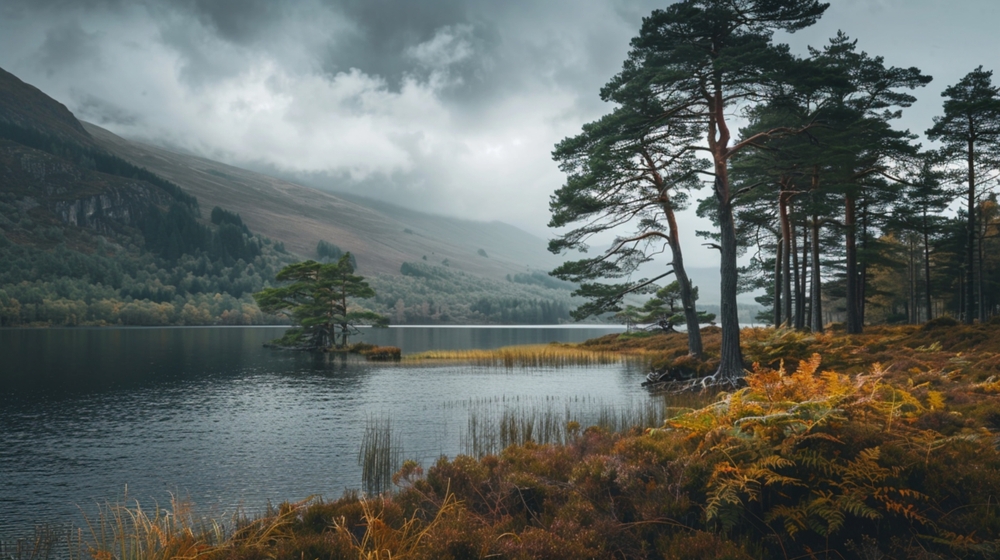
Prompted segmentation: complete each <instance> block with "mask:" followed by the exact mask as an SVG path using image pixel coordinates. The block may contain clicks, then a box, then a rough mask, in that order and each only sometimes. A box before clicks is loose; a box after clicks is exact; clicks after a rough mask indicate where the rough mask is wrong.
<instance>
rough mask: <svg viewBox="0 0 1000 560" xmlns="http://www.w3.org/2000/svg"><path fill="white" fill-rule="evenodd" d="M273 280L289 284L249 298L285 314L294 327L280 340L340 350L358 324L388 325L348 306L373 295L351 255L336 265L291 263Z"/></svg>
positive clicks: (291, 344) (286, 343)
mask: <svg viewBox="0 0 1000 560" xmlns="http://www.w3.org/2000/svg"><path fill="white" fill-rule="evenodd" d="M276 279H277V280H278V281H281V282H291V284H288V285H286V286H282V287H279V288H267V289H264V290H262V291H260V292H257V293H255V294H254V295H253V297H254V299H255V300H256V301H257V305H259V306H260V308H261V310H262V311H264V312H265V313H284V314H287V315H289V316H290V317H291V318H292V321H293V322H294V323H296V324H298V325H299V327H298V328H295V329H291V330H289V331H288V333H286V335H285V337H284V338H282V339H280V341H279V344H282V345H288V346H297V347H301V348H305V349H309V350H320V351H321V350H324V349H327V348H329V347H331V346H333V345H334V344H336V345H337V347H338V348H345V347H346V346H347V341H348V337H349V335H350V334H353V333H356V332H357V325H361V324H371V325H376V326H385V325H387V324H388V319H386V318H385V317H383V316H381V315H379V314H377V313H374V312H372V311H367V310H363V309H357V308H355V307H354V306H353V303H354V300H356V299H370V298H373V297H375V290H373V289H372V288H371V287H370V286H369V285H368V283H367V282H365V280H364V278H363V277H361V276H357V275H355V274H354V267H353V266H352V265H351V254H350V253H345V254H344V255H343V256H342V257H340V260H338V261H337V262H335V263H328V264H322V263H318V262H316V261H305V262H300V263H296V264H290V265H288V266H286V267H285V268H283V269H281V271H280V272H279V273H278V275H277V277H276Z"/></svg>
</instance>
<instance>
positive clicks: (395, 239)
mask: <svg viewBox="0 0 1000 560" xmlns="http://www.w3.org/2000/svg"><path fill="white" fill-rule="evenodd" d="M0 93H2V94H3V95H2V96H0V326H11V325H86V324H90V325H101V324H130V325H137V324H138V325H163V324H181V325H190V324H219V323H223V324H257V323H261V322H274V321H276V320H279V319H278V318H276V317H267V316H265V315H264V314H262V313H261V312H260V311H259V309H257V306H256V304H255V303H254V301H253V299H252V297H251V296H252V294H253V293H254V292H256V291H258V290H260V289H262V288H264V287H266V286H268V285H269V284H270V283H272V282H274V278H275V274H276V273H277V271H278V270H280V268H281V267H282V266H284V265H285V264H288V263H291V262H295V261H300V260H305V259H310V258H312V259H320V258H324V257H325V258H331V257H334V256H337V255H339V254H341V252H343V251H351V252H352V253H353V254H354V256H355V260H356V262H357V264H358V268H359V272H360V273H361V274H363V275H364V276H366V277H368V278H370V279H371V281H372V283H373V285H374V286H375V287H376V289H377V290H378V297H377V298H375V299H374V300H370V301H368V302H363V303H364V305H367V306H369V307H371V308H373V309H374V310H376V311H378V312H381V313H384V314H388V315H390V316H392V317H393V319H394V321H395V322H397V323H405V322H409V323H541V322H546V323H552V322H560V321H565V320H568V318H569V309H570V308H571V306H572V302H571V301H570V297H569V291H570V290H571V289H572V286H569V285H566V284H565V283H560V282H558V281H555V280H553V279H551V278H548V277H547V276H545V275H543V274H540V273H538V272H536V271H538V270H548V269H550V268H552V267H553V266H554V264H555V259H554V257H552V256H551V255H549V254H548V253H547V252H546V251H545V242H544V241H543V240H541V239H538V238H535V237H533V236H531V235H529V234H527V233H525V232H523V231H520V230H518V229H517V228H514V227H512V226H509V225H506V224H502V223H499V222H492V223H481V222H473V221H468V220H459V219H454V218H446V217H441V216H431V215H427V214H421V213H419V212H412V211H408V210H405V209H401V208H396V207H393V206H391V205H387V204H382V203H376V202H371V201H365V200H363V199H352V200H348V199H345V198H341V197H338V196H335V195H333V194H330V193H326V192H321V191H318V190H315V189H311V188H307V187H303V186H300V185H295V184H292V183H289V182H286V181H281V180H279V179H275V178H272V177H267V176H264V175H260V174H257V173H252V172H250V171H246V170H242V169H238V168H235V167H231V166H228V165H224V164H221V163H217V162H213V161H210V160H207V159H203V158H197V157H193V156H189V155H182V154H176V153H173V152H170V151H167V150H164V149H161V148H156V147H152V146H148V145H144V144H139V143H135V142H130V141H127V140H124V139H122V138H119V137H117V136H115V135H113V134H111V133H110V132H108V131H106V130H103V129H100V128H98V127H94V126H90V125H87V126H86V127H85V126H84V125H82V124H81V123H80V122H78V121H77V120H76V118H75V117H74V116H73V115H72V113H70V112H69V111H68V110H67V109H66V108H65V107H64V106H63V105H61V104H60V103H58V102H57V101H55V100H53V99H51V98H49V97H47V96H46V95H45V94H44V93H42V92H41V91H39V90H38V89H36V88H34V87H32V86H30V85H28V84H25V83H23V82H21V81H20V80H18V79H17V78H16V77H14V76H12V75H11V74H9V73H6V72H3V71H2V70H0ZM209 209H211V210H210V211H209ZM319 252H322V253H323V254H322V255H321V254H319Z"/></svg>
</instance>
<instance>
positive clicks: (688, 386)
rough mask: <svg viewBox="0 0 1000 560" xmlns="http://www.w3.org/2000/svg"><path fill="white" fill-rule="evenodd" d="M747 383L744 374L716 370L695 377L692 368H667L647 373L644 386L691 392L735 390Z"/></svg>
mask: <svg viewBox="0 0 1000 560" xmlns="http://www.w3.org/2000/svg"><path fill="white" fill-rule="evenodd" d="M745 384H746V381H744V379H743V377H742V376H739V377H736V376H732V375H723V374H722V372H720V371H716V372H715V373H714V374H712V375H706V376H702V377H695V376H694V375H693V372H691V371H690V370H683V369H667V370H665V371H660V372H657V371H653V372H650V373H649V374H648V375H646V381H643V382H642V386H643V387H645V388H646V389H648V390H649V391H650V392H653V393H669V394H674V393H689V392H693V391H696V392H704V391H708V390H719V389H721V390H733V389H739V388H740V387H743V386H744V385H745Z"/></svg>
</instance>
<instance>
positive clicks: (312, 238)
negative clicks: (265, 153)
mask: <svg viewBox="0 0 1000 560" xmlns="http://www.w3.org/2000/svg"><path fill="white" fill-rule="evenodd" d="M84 126H85V128H86V130H87V131H88V132H89V133H90V134H91V135H92V136H93V137H94V138H95V139H96V140H97V141H98V142H99V143H100V144H101V145H102V146H104V147H105V148H106V149H108V150H109V151H111V152H113V153H114V154H116V155H118V156H119V157H122V158H124V159H126V160H128V161H130V162H132V163H134V164H136V165H139V166H142V167H144V168H146V169H149V170H150V171H152V172H154V173H156V174H157V175H160V176H162V177H164V178H166V179H168V180H170V181H172V182H174V183H177V184H179V185H182V186H183V188H184V190H185V191H186V192H189V193H191V194H192V195H194V196H195V197H197V198H198V200H199V201H200V202H201V205H202V206H203V207H205V208H211V207H213V206H222V207H223V208H227V209H229V210H232V211H234V212H238V213H239V214H240V215H241V216H242V217H243V219H244V221H246V223H247V225H248V226H249V227H250V229H252V230H253V231H257V232H260V233H261V234H262V235H265V236H267V237H269V238H271V239H274V240H275V241H280V242H283V243H284V244H285V247H287V248H288V250H289V251H290V252H292V253H294V254H298V255H301V256H303V257H315V249H316V245H317V243H319V241H321V240H322V241H327V242H330V243H333V244H335V245H337V246H338V247H341V248H342V249H344V250H346V251H351V253H353V254H354V255H355V256H356V257H357V261H358V267H359V271H360V272H361V273H363V274H372V273H381V274H390V275H399V274H400V272H399V270H400V267H401V266H402V264H403V263H404V262H411V261H422V260H423V258H424V257H425V256H426V257H427V261H428V262H430V263H434V264H441V263H443V262H444V261H446V260H447V264H448V265H449V266H450V267H451V268H453V269H456V270H461V271H463V272H467V273H470V274H473V275H476V276H486V277H492V278H504V277H506V275H507V274H510V273H514V272H525V271H527V270H529V269H530V270H546V271H547V270H550V269H552V268H554V267H555V266H556V264H557V262H558V261H557V259H556V258H555V257H554V256H553V255H551V254H549V253H548V252H547V251H546V241H545V240H543V239H540V238H537V237H535V236H532V235H530V234H528V233H526V232H524V231H521V230H519V229H517V228H515V227H513V226H510V225H507V224H503V223H500V222H475V221H471V220H461V219H456V218H449V217H444V216H435V215H430V214H424V213H420V212H414V211H411V210H406V209H403V208H399V207H395V206H393V205H391V204H388V203H384V202H379V201H372V200H368V199H364V198H360V197H353V196H351V197H348V196H344V195H334V194H332V193H329V192H324V191H320V190H317V189H313V188H310V187H304V186H301V185H297V184H294V183H290V182H287V181H282V180H280V179H276V178H274V177H269V176H266V175H262V174H259V173H254V172H251V171H247V170H244V169H240V168H237V167H233V166H230V165H225V164H222V163H219V162H215V161H211V160H208V159H204V158H200V157H195V156H191V155H186V154H179V153H175V152H171V151H169V150H166V149H163V148H158V147H155V146H151V145H148V144H143V143H139V142H134V141H130V140H126V139H123V138H120V137H118V136H115V135H114V134H112V133H111V132H108V131H107V130H104V129H102V128H100V127H98V126H95V125H92V124H89V123H84ZM484 253H485V256H484Z"/></svg>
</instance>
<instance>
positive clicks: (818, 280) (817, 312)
mask: <svg viewBox="0 0 1000 560" xmlns="http://www.w3.org/2000/svg"><path fill="white" fill-rule="evenodd" d="M811 241H812V284H811V289H810V292H811V294H810V295H811V296H812V297H811V298H810V299H811V300H812V330H813V332H823V291H822V287H823V286H822V284H823V282H822V275H821V274H820V265H819V216H817V215H816V214H813V220H812V238H811Z"/></svg>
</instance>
